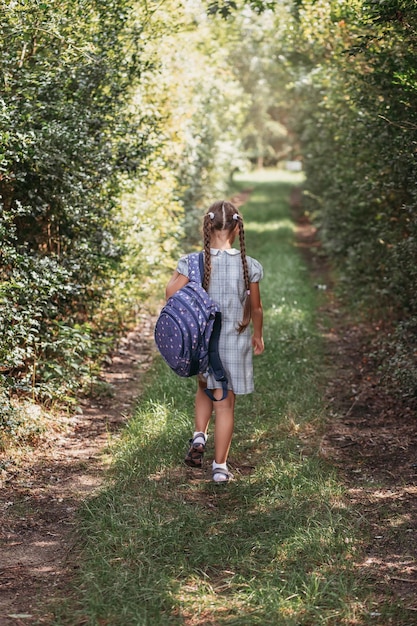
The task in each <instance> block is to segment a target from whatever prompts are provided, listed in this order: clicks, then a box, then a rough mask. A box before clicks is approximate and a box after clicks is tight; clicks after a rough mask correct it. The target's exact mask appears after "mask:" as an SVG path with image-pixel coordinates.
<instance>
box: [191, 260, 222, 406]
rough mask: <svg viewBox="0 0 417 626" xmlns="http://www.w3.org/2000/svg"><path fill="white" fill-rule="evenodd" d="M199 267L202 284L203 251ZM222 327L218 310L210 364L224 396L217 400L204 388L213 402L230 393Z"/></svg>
mask: <svg viewBox="0 0 417 626" xmlns="http://www.w3.org/2000/svg"><path fill="white" fill-rule="evenodd" d="M198 267H199V270H200V282H201V284H202V283H203V278H204V253H203V252H200V253H199V255H198ZM221 327H222V314H221V312H220V311H217V313H216V314H215V316H214V324H213V330H212V333H211V337H210V343H209V364H210V368H211V370H212V373H213V376H214V378H215V379H216V380H217V382H221V384H222V397H221V398H220V399H219V400H217V399H216V398H215V397H214V395H213V392H212V391H211V389H205V390H204V391H205V393H206V394H207V395H208V397H209V398H210V400H212V401H213V402H221V400H224V399H225V398H226V396H227V393H228V389H227V383H228V380H227V377H226V374H225V372H224V369H223V365H222V362H221V360H220V356H219V338H220V330H221Z"/></svg>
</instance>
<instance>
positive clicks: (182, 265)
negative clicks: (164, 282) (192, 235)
mask: <svg viewBox="0 0 417 626" xmlns="http://www.w3.org/2000/svg"><path fill="white" fill-rule="evenodd" d="M177 272H178V273H179V274H182V275H183V276H187V278H189V276H188V257H187V256H182V257H181V258H180V260H179V261H178V265H177Z"/></svg>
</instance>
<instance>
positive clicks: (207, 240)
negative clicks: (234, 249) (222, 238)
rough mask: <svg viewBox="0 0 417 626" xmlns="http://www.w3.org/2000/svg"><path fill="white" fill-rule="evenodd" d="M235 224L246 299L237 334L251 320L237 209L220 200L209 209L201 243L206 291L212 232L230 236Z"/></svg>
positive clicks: (244, 259) (247, 280) (245, 259)
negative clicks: (222, 231) (237, 229)
mask: <svg viewBox="0 0 417 626" xmlns="http://www.w3.org/2000/svg"><path fill="white" fill-rule="evenodd" d="M236 222H237V224H238V226H239V242H240V256H241V259H242V268H243V280H244V282H245V291H246V297H245V302H244V306H243V319H242V321H241V322H240V324H239V325H238V327H237V330H238V332H239V333H241V332H243V331H244V330H245V328H247V327H248V325H249V322H250V320H251V309H250V291H249V290H250V278H249V268H248V261H247V258H246V244H245V231H244V228H243V221H242V216H241V215H240V213H239V212H238V210H237V208H236V207H235V206H234V204H232V203H231V202H228V201H226V200H220V201H218V202H215V203H214V204H212V205H211V206H210V207H209V210H208V213H206V214H205V215H204V222H203V243H204V278H203V287H204V289H206V290H207V289H208V286H209V283H210V274H211V254H210V247H211V245H210V244H211V235H212V233H213V231H220V230H226V231H228V233H229V235H230V236H232V235H233V233H234V230H235V228H236Z"/></svg>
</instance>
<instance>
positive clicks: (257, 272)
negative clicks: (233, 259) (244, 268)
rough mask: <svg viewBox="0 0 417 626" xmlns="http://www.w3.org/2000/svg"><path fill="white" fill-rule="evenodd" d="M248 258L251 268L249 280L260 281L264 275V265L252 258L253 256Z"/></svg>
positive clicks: (252, 281) (249, 267)
mask: <svg viewBox="0 0 417 626" xmlns="http://www.w3.org/2000/svg"><path fill="white" fill-rule="evenodd" d="M247 260H248V269H249V282H251V283H259V281H260V280H262V278H263V275H264V270H263V267H262V265H261V264H260V263H259V261H257V260H256V259H252V257H247Z"/></svg>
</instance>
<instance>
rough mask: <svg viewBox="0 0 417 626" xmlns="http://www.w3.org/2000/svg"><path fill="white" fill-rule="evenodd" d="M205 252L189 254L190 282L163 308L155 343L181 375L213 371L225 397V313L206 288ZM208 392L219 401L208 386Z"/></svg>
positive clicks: (164, 357) (156, 329)
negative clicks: (222, 351) (221, 343)
mask: <svg viewBox="0 0 417 626" xmlns="http://www.w3.org/2000/svg"><path fill="white" fill-rule="evenodd" d="M203 275H204V261H203V253H202V252H200V253H198V252H195V253H192V254H189V255H188V277H189V279H190V280H189V282H188V283H187V284H186V285H185V287H183V288H182V289H179V290H178V291H177V292H175V293H174V294H173V295H172V296H171V297H170V298H169V299H168V300H167V303H166V304H165V306H164V307H163V308H162V310H161V312H160V314H159V317H158V320H157V322H156V325H155V331H154V337H155V343H156V345H157V348H158V350H159V352H160V353H161V355H162V358H163V359H164V361H165V362H166V363H167V364H168V365H169V367H170V368H171V369H172V370H173V371H174V372H175V373H176V374H178V376H182V377H185V378H188V377H190V376H195V375H196V374H206V373H208V374H213V375H214V377H215V379H216V380H218V381H220V382H221V384H222V389H223V396H222V398H220V399H221V400H223V399H224V398H225V397H226V395H227V383H228V381H227V378H226V375H225V372H224V370H223V366H222V363H221V360H220V357H219V346H218V344H219V336H220V329H221V312H220V311H219V308H218V306H217V304H216V303H215V302H213V300H212V299H211V298H210V296H209V294H208V293H207V291H206V290H205V289H203V287H202V284H201V283H202V278H203ZM206 393H207V395H208V396H209V397H210V398H211V399H212V400H215V398H214V396H213V393H212V392H211V391H210V390H209V389H207V390H206Z"/></svg>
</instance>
